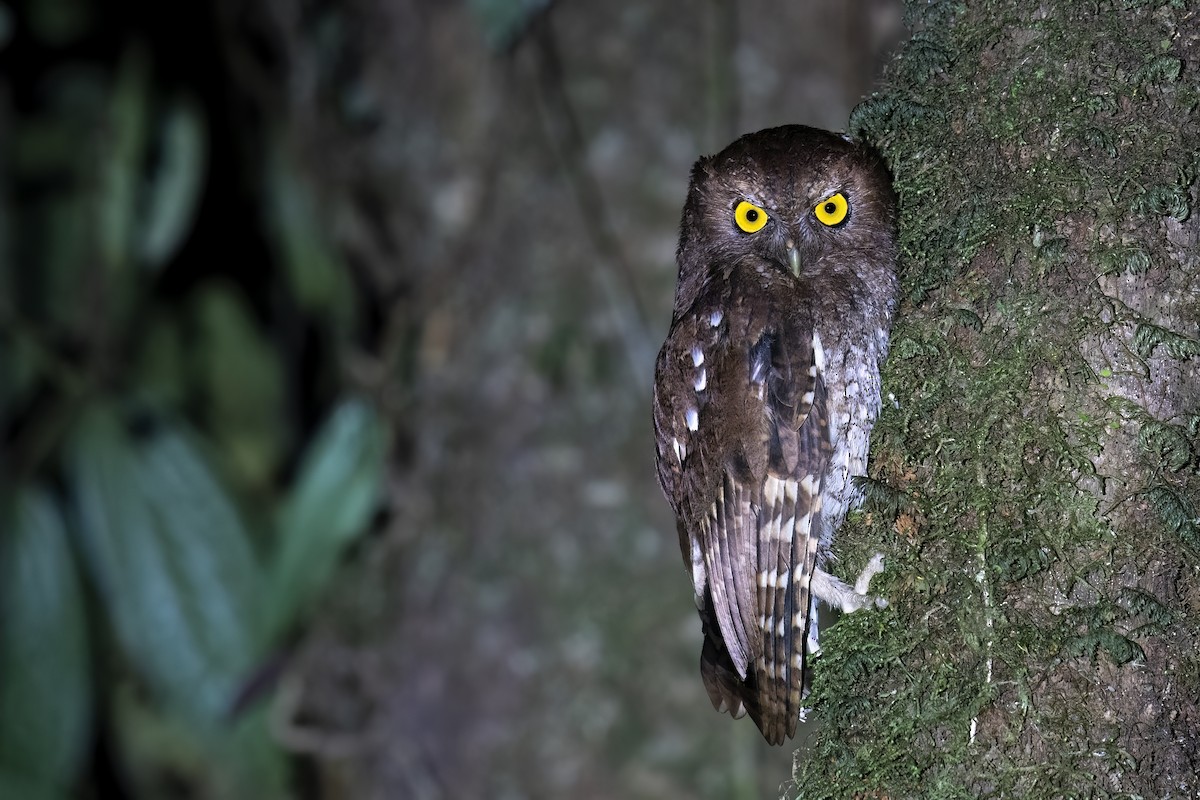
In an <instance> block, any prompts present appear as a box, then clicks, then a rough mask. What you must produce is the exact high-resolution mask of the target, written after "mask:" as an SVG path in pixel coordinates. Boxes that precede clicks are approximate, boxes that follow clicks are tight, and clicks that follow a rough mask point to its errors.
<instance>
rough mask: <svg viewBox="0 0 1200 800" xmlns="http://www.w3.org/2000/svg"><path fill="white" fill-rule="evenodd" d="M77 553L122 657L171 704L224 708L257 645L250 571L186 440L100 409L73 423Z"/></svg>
mask: <svg viewBox="0 0 1200 800" xmlns="http://www.w3.org/2000/svg"><path fill="white" fill-rule="evenodd" d="M69 474H70V479H71V488H72V489H73V491H74V494H75V498H76V503H77V514H78V519H79V524H80V528H81V532H82V535H83V543H84V545H85V548H84V549H85V553H86V556H87V564H88V567H89V568H90V571H91V574H92V577H93V580H94V582H95V584H96V585H97V587H98V588H99V591H100V595H101V599H102V600H103V602H104V608H105V610H106V612H107V613H108V615H109V618H110V619H111V621H112V624H113V627H114V629H115V631H116V635H117V639H118V641H119V643H120V645H121V647H122V649H123V650H124V652H125V655H126V657H127V658H128V660H129V662H130V664H131V665H132V667H133V668H134V669H135V670H136V671H137V672H138V673H139V674H140V675H141V676H142V677H143V678H144V679H145V680H146V682H147V683H149V684H150V686H151V687H153V688H154V689H155V690H156V691H157V692H158V694H159V696H160V697H162V698H163V699H165V700H166V701H167V703H168V706H169V707H171V708H177V709H180V710H182V711H184V712H186V713H187V714H189V715H190V716H192V717H193V718H196V719H200V720H210V721H211V720H216V719H217V718H219V717H221V716H222V715H223V714H225V713H226V712H227V711H228V710H229V708H230V704H231V703H232V701H233V699H234V696H235V694H236V693H237V691H238V687H239V685H240V682H241V681H242V680H243V679H244V678H245V677H246V674H247V672H248V671H249V669H250V668H251V666H252V665H253V663H254V660H255V658H256V657H257V656H258V655H259V654H260V653H261V646H260V642H261V639H260V636H259V632H260V631H261V626H260V625H259V621H258V620H259V617H258V614H257V611H258V609H259V604H258V591H259V588H260V587H259V573H258V569H257V565H256V564H255V561H254V558H253V554H252V553H251V551H250V547H249V543H248V541H247V537H246V533H245V531H244V530H243V528H242V524H241V522H240V520H239V519H238V516H237V514H236V513H235V511H234V509H233V507H232V505H231V503H230V501H229V499H228V498H227V497H226V495H225V493H224V491H222V489H221V488H220V487H219V486H218V485H217V483H216V481H215V480H214V479H213V476H212V474H211V473H210V472H209V470H208V468H207V467H206V466H205V464H204V463H203V462H202V461H201V459H200V458H199V456H198V454H197V453H196V451H195V449H194V448H193V447H192V445H191V444H190V442H189V441H188V440H187V439H186V438H185V437H184V436H182V435H181V434H180V433H178V432H177V431H175V430H172V429H170V428H167V427H160V428H159V429H157V430H156V431H154V432H153V433H151V434H148V435H145V436H142V437H140V438H138V439H137V440H134V439H132V438H131V437H130V436H129V434H128V433H127V432H126V431H125V429H124V427H123V426H122V424H121V422H120V421H119V419H118V417H117V415H116V414H115V413H114V412H113V410H112V409H111V408H107V407H100V408H97V409H93V410H91V411H90V412H89V413H88V414H87V415H86V416H85V418H84V419H83V420H82V421H81V423H80V425H79V427H78V429H77V430H76V431H75V432H74V436H73V439H72V441H71V452H70V471H69Z"/></svg>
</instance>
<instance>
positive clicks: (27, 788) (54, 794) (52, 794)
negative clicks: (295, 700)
mask: <svg viewBox="0 0 1200 800" xmlns="http://www.w3.org/2000/svg"><path fill="white" fill-rule="evenodd" d="M0 797H4V798H9V797H11V798H20V800H67V793H66V792H64V791H62V790H60V789H56V788H54V787H53V786H49V785H47V784H45V783H43V782H41V781H31V780H29V779H28V778H25V777H23V776H21V775H18V774H15V773H12V772H9V771H8V770H7V769H5V768H4V767H2V766H0Z"/></svg>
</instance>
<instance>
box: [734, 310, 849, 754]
mask: <svg viewBox="0 0 1200 800" xmlns="http://www.w3.org/2000/svg"><path fill="white" fill-rule="evenodd" d="M789 328H790V329H789ZM759 365H762V366H759ZM767 365H769V367H768V366H767ZM823 367H824V358H823V353H822V351H821V345H820V340H819V338H817V336H816V335H815V334H814V332H813V330H812V328H811V327H810V326H808V325H800V326H789V327H788V328H785V329H783V330H781V331H780V332H779V333H778V334H774V335H770V334H765V335H764V336H763V337H762V338H761V339H760V340H759V342H758V343H756V345H755V346H754V347H753V348H752V349H751V379H752V386H757V384H756V383H754V378H755V377H756V375H757V374H758V373H760V372H762V371H763V370H766V374H765V376H764V379H763V383H762V386H763V395H764V397H763V400H764V408H763V411H764V413H765V415H766V419H767V434H768V435H767V442H766V445H767V462H766V474H765V477H764V478H763V480H762V483H761V493H760V495H759V497H758V499H757V502H756V505H757V506H758V508H759V513H758V536H757V539H758V574H757V581H756V583H757V587H758V591H757V596H758V608H759V614H760V617H759V624H760V626H761V631H762V641H763V644H762V648H761V650H760V651H759V657H758V660H757V663H756V678H757V689H758V698H757V699H758V702H757V706H758V709H757V710H758V712H759V714H758V716H756V717H755V718H754V720H755V722H756V723H757V724H758V727H759V728H760V729H761V730H762V732H763V736H764V737H765V738H766V740H767V741H768V742H770V743H772V744H779V743H782V741H783V739H784V737H785V736H792V735H793V734H794V733H795V730H796V721H797V719H798V717H799V712H800V703H801V700H802V695H803V681H804V656H805V652H804V647H805V641H806V630H807V628H808V625H809V619H808V615H809V609H810V589H811V584H812V577H813V573H814V572H815V570H816V559H817V550H818V545H819V529H820V514H821V501H820V491H821V478H822V476H823V475H824V474H825V471H826V468H827V466H828V464H829V459H830V456H831V454H832V446H831V445H830V441H829V418H828V408H827V397H826V389H825V382H824V379H823V376H822V374H821V373H822V369H823Z"/></svg>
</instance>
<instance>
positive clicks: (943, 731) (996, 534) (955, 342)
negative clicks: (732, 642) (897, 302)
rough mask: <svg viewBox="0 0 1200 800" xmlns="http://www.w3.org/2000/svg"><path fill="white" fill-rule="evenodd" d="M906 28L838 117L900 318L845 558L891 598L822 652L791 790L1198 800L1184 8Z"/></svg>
mask: <svg viewBox="0 0 1200 800" xmlns="http://www.w3.org/2000/svg"><path fill="white" fill-rule="evenodd" d="M964 6H965V7H964ZM908 13H909V15H910V19H909V23H910V26H911V27H912V28H913V29H914V30H916V31H917V32H916V33H915V34H914V36H913V37H912V39H911V40H910V41H909V42H908V43H907V44H906V45H905V46H904V47H903V48H902V50H901V51H900V52H899V54H898V55H897V56H896V58H895V59H894V61H893V62H892V64H891V65H890V67H889V70H888V75H887V79H886V81H885V89H884V90H882V91H881V92H880V93H878V94H876V95H874V96H872V97H871V98H870V99H868V100H867V101H865V102H864V103H863V104H862V105H860V106H859V108H858V109H856V111H855V113H854V114H853V115H852V118H851V128H852V130H853V131H854V132H856V133H858V134H859V135H861V136H864V137H866V138H867V139H869V140H872V141H875V142H876V143H877V144H878V145H879V146H880V148H881V149H882V151H883V152H884V153H885V155H886V157H887V158H888V160H889V162H890V164H891V166H892V168H893V172H894V177H895V183H896V186H897V190H898V192H899V194H900V197H901V203H902V220H901V229H902V250H903V266H902V273H903V281H904V287H905V292H906V299H905V302H904V304H903V306H902V308H901V311H900V315H899V322H898V324H897V326H896V328H895V330H894V332H893V338H892V356H891V360H890V362H889V364H888V366H887V372H886V375H885V380H884V387H885V393H888V400H887V401H886V402H885V411H884V413H883V415H882V417H881V419H880V422H879V426H878V427H877V429H876V433H875V438H874V441H873V450H872V469H871V481H870V482H869V484H868V487H867V488H868V493H867V494H868V502H867V504H866V506H865V508H864V513H863V514H861V516H860V517H859V519H858V520H857V524H856V525H854V526H852V530H851V531H850V532H849V534H848V535H847V536H845V537H844V539H843V542H844V544H845V547H846V549H847V550H848V552H847V553H845V554H844V557H845V558H846V559H847V560H848V562H849V563H858V561H859V560H861V559H857V560H856V556H857V555H858V554H859V553H858V552H856V551H858V550H861V551H862V552H866V549H867V548H868V547H878V546H879V545H880V543H883V545H884V548H885V549H887V550H889V551H890V553H891V559H890V561H889V572H888V573H887V578H886V579H884V578H882V577H881V578H880V580H881V582H882V583H881V586H882V588H883V590H884V591H885V593H886V594H887V595H888V597H889V599H890V600H891V602H892V604H891V607H890V608H889V609H888V610H887V611H884V612H882V613H879V614H855V615H852V616H850V617H847V618H845V619H843V620H842V621H841V622H840V623H839V624H838V625H837V626H836V627H835V628H832V629H830V630H829V631H828V632H827V636H824V637H823V641H822V644H823V645H824V650H825V655H824V657H823V658H822V659H821V660H820V662H819V663H818V666H817V668H816V676H815V685H816V687H817V689H816V694H815V696H814V697H813V698H812V699H813V700H815V702H816V705H817V706H818V709H819V713H820V718H821V719H822V720H823V721H824V727H823V729H822V731H821V732H820V734H819V735H818V736H816V737H814V741H813V743H812V744H811V747H810V748H809V749H808V751H807V752H802V753H800V754H799V757H798V759H797V767H796V772H795V786H794V787H793V791H798V792H799V795H800V796H803V797H805V798H816V797H905V798H912V797H939V798H944V797H972V798H974V797H1055V798H1059V797H1133V796H1141V797H1194V796H1196V793H1197V792H1200V779H1198V778H1197V777H1196V776H1197V774H1198V773H1200V651H1198V645H1197V642H1198V627H1200V622H1198V620H1200V520H1198V514H1200V470H1198V466H1197V464H1198V454H1200V248H1198V247H1197V244H1198V242H1200V215H1197V214H1196V213H1195V212H1194V208H1195V203H1196V200H1197V183H1196V177H1197V167H1198V166H1200V160H1198V156H1197V152H1198V150H1200V124H1198V121H1197V119H1196V106H1197V103H1198V101H1200V71H1198V69H1197V66H1198V63H1197V61H1198V57H1200V45H1198V40H1200V17H1198V16H1197V13H1196V11H1195V10H1194V9H1190V8H1188V7H1186V4H1184V3H1181V2H1176V3H1165V4H1164V3H1155V2H1147V3H1138V2H1095V3H1082V2H1077V1H1076V0H1064V2H1053V1H1049V2H1043V3H1040V4H1027V3H1020V2H1012V3H1009V2H981V3H971V4H956V3H948V2H934V3H923V2H922V3H917V2H913V3H911V4H910V6H909V10H908ZM823 633H825V632H823Z"/></svg>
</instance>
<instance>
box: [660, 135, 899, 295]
mask: <svg viewBox="0 0 1200 800" xmlns="http://www.w3.org/2000/svg"><path fill="white" fill-rule="evenodd" d="M895 240H896V198H895V194H894V193H893V191H892V187H891V178H890V176H889V175H888V171H887V168H886V166H885V165H884V163H883V161H882V159H881V158H880V157H879V156H878V154H876V153H875V151H874V150H872V149H871V148H870V147H868V146H867V145H864V144H860V143H857V142H854V141H850V140H848V139H845V138H843V137H841V136H838V135H837V134H834V133H830V132H828V131H823V130H818V129H816V128H809V127H806V126H803V125H785V126H782V127H778V128H768V129H767V130H762V131H758V132H757V133H750V134H747V135H745V136H743V137H741V138H740V139H738V140H737V141H735V142H733V144H731V145H729V146H728V147H726V148H725V149H724V150H722V151H721V152H720V153H717V154H716V155H715V156H708V157H704V158H701V159H700V160H699V161H697V162H696V165H695V167H693V169H692V178H691V185H690V187H689V189H688V198H687V203H686V205H685V206H684V210H683V223H682V230H681V234H680V240H679V254H678V257H679V284H680V285H679V294H678V295H677V300H678V299H681V298H684V297H687V296H690V295H692V293H693V291H696V290H698V289H699V287H700V286H701V285H703V284H704V283H706V282H707V281H708V280H710V279H712V278H716V277H718V275H719V274H720V272H721V271H722V270H724V271H727V270H728V269H730V268H731V267H732V266H733V265H735V264H737V263H739V262H740V261H741V260H743V259H744V257H745V256H747V255H753V256H757V257H758V258H759V259H763V260H765V261H767V262H769V263H770V264H771V265H772V266H774V267H777V268H778V269H779V270H781V271H784V272H786V273H790V274H791V275H793V276H795V277H796V279H798V280H800V281H806V282H807V281H814V280H820V279H822V278H826V277H837V278H838V279H847V278H854V277H857V278H858V279H860V280H863V281H865V282H867V283H868V284H869V283H870V282H872V281H875V280H880V279H884V280H887V279H889V278H890V280H894V277H891V276H892V271H893V269H894V263H895ZM876 266H877V267H878V269H879V270H880V272H881V274H880V275H872V274H864V273H870V272H872V271H874V269H875V268H876ZM882 273H887V274H886V275H885V274H882Z"/></svg>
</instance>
